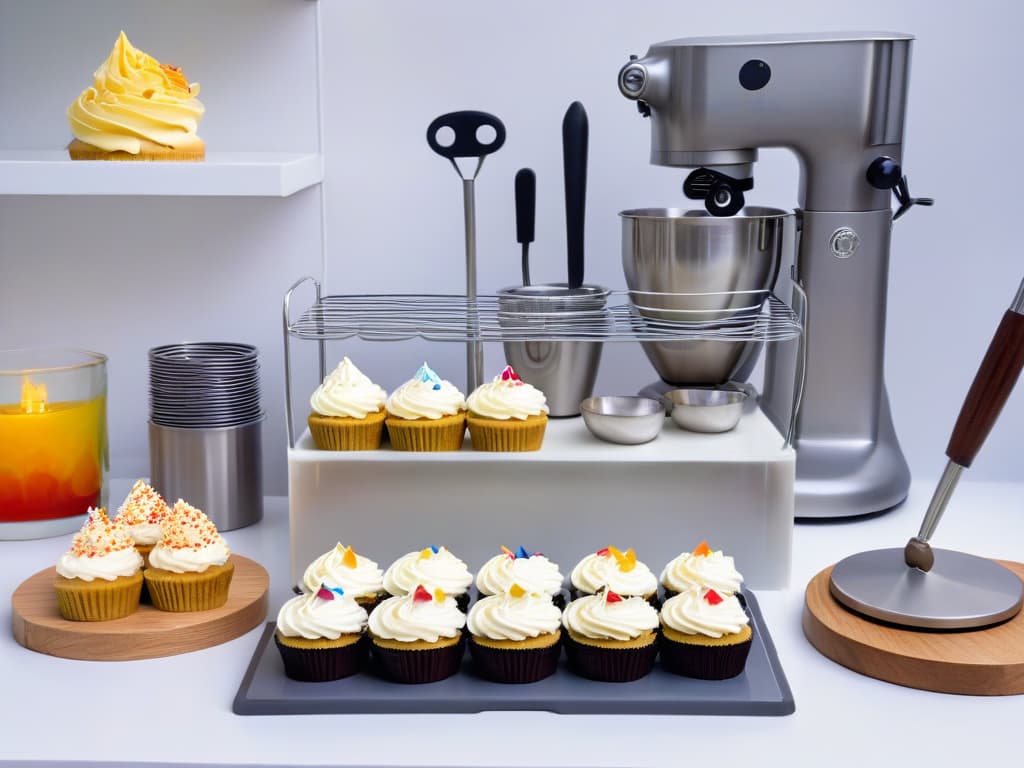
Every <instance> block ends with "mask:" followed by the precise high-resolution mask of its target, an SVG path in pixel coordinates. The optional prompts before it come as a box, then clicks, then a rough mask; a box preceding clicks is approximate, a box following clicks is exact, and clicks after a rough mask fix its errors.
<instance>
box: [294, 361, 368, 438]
mask: <svg viewBox="0 0 1024 768" xmlns="http://www.w3.org/2000/svg"><path fill="white" fill-rule="evenodd" d="M386 398H387V393H386V392H384V390H383V389H382V388H381V387H379V386H377V385H376V384H374V383H373V382H372V381H370V379H369V377H367V376H366V375H365V374H364V373H363V372H362V371H360V370H359V369H358V368H356V366H355V364H354V363H353V362H352V361H351V360H349V359H348V358H347V357H343V358H342V359H341V362H340V363H338V367H337V368H335V369H334V370H333V371H331V372H330V373H329V374H327V376H326V377H325V378H324V380H323V382H322V383H321V384H320V386H318V387H317V388H316V390H315V391H314V392H313V394H312V395H311V396H310V398H309V405H310V409H311V410H310V414H309V418H308V419H307V422H308V424H309V433H310V435H311V436H312V437H313V442H314V444H316V447H317V448H319V449H321V450H328V451H371V450H374V449H376V448H380V444H381V439H382V436H383V434H384V418H385V416H386V413H385V411H384V401H385V399H386Z"/></svg>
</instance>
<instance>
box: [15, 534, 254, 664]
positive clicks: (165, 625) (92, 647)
mask: <svg viewBox="0 0 1024 768" xmlns="http://www.w3.org/2000/svg"><path fill="white" fill-rule="evenodd" d="M231 560H232V562H234V564H235V573H234V575H233V576H232V578H231V589H230V591H229V593H228V600H227V603H225V604H224V605H222V606H221V607H220V608H214V609H213V610H209V611H196V612H193V613H169V612H167V611H158V610H157V609H156V608H154V607H153V606H151V605H145V604H144V605H141V606H139V610H138V611H136V612H135V613H133V614H131V615H130V616H125V617H124V618H123V619H114V620H112V621H67V620H66V619H63V618H61V615H60V613H59V612H58V610H57V596H56V594H55V592H54V589H53V579H54V576H55V575H56V570H55V569H54V568H47V569H46V570H43V571H40V572H39V573H37V574H35V575H34V576H31V577H30V578H28V579H26V580H25V581H24V582H22V583H21V586H19V587H18V588H17V589H16V590H15V591H14V595H13V596H12V597H11V614H12V619H11V625H12V629H13V632H14V639H15V640H17V641H18V643H20V644H21V645H23V646H25V647H26V648H28V649H30V650H33V651H38V652H39V653H46V654H49V655H50V656H60V657H62V658H65V659H88V660H91V661H128V660H130V659H153V658H156V657H158V656H173V655H175V654H178V653H187V652H188V651H198V650H200V649H201V648H209V647H210V646H213V645H219V644H220V643H224V642H227V641H228V640H233V639H234V638H236V637H239V636H240V635H243V634H245V633H246V632H248V631H249V630H250V629H252V628H253V627H256V626H259V625H260V624H261V623H262V622H263V620H264V619H265V618H266V615H267V589H268V588H269V586H270V577H269V576H268V575H267V571H266V569H264V568H263V566H262V565H260V564H259V563H257V562H256V561H255V560H250V559H249V558H247V557H242V556H240V555H234V554H233V555H232V556H231Z"/></svg>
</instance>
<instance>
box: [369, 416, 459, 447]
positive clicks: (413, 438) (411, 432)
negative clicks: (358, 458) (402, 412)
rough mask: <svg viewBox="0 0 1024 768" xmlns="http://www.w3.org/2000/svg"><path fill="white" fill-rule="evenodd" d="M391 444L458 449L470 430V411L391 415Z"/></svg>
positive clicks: (389, 426)
mask: <svg viewBox="0 0 1024 768" xmlns="http://www.w3.org/2000/svg"><path fill="white" fill-rule="evenodd" d="M385 423H386V424H387V428H388V437H389V438H390V440H391V447H392V448H394V449H395V450H396V451H420V452H438V451H457V450H459V449H460V448H462V440H463V438H464V437H465V434H466V414H464V413H457V414H455V415H454V416H442V417H441V418H439V419H402V418H399V417H397V416H388V417H387V421H386V422H385Z"/></svg>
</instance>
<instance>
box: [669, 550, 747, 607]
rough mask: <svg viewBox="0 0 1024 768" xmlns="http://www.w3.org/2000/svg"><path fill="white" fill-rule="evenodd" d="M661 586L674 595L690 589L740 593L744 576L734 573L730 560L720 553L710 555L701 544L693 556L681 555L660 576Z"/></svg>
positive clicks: (725, 593) (685, 553) (733, 565)
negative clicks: (707, 588)
mask: <svg viewBox="0 0 1024 768" xmlns="http://www.w3.org/2000/svg"><path fill="white" fill-rule="evenodd" d="M661 583H662V584H664V585H665V586H666V587H668V588H669V589H671V590H672V591H673V592H685V591H686V590H688V589H689V588H690V587H710V588H711V589H713V590H715V591H716V592H718V593H720V594H723V595H732V594H734V593H736V592H739V590H740V587H741V586H742V584H743V574H741V573H740V572H739V571H737V570H736V565H735V563H734V561H733V559H732V558H731V557H729V556H728V555H724V554H722V551H721V550H716V551H712V550H711V549H709V548H708V546H707V544H706V543H703V542H702V543H701V545H700V546H698V547H697V549H696V550H694V551H693V552H683V553H682V554H681V555H679V556H678V557H676V558H675V559H673V560H672V561H671V562H670V563H669V564H668V565H666V566H665V569H664V570H663V571H662V572H661Z"/></svg>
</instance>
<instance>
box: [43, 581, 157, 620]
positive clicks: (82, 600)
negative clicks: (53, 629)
mask: <svg viewBox="0 0 1024 768" xmlns="http://www.w3.org/2000/svg"><path fill="white" fill-rule="evenodd" d="M141 577H142V574H141V573H137V574H135V575H134V576H122V577H119V578H117V579H115V580H114V581H113V582H108V581H103V580H100V581H99V583H95V582H81V580H79V579H62V578H61V577H58V578H57V582H56V585H55V588H56V592H57V608H58V610H59V611H60V615H61V616H62V617H63V618H65V619H67V620H68V621H110V620H112V619H120V618H123V617H125V616H129V615H131V614H133V613H135V611H137V610H138V609H139V594H140V592H141V591H142V578H141ZM65 582H80V583H78V584H74V583H71V584H69V583H65Z"/></svg>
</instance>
